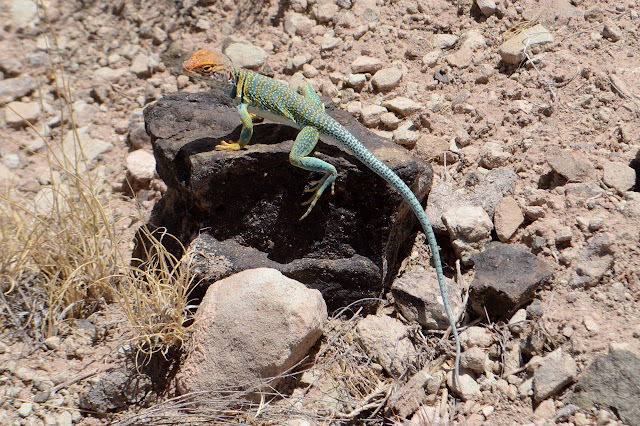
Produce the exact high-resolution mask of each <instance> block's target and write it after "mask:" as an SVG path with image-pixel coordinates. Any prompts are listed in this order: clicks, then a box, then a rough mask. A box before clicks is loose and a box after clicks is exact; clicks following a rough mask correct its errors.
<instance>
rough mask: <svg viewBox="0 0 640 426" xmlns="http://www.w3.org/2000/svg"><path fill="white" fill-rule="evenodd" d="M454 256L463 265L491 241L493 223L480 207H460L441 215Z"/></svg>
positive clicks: (468, 262)
mask: <svg viewBox="0 0 640 426" xmlns="http://www.w3.org/2000/svg"><path fill="white" fill-rule="evenodd" d="M442 220H443V222H444V224H445V226H446V227H447V231H448V232H449V236H450V237H451V240H452V245H453V248H454V250H455V252H456V255H457V256H458V257H459V258H460V260H461V261H462V263H464V264H465V265H468V264H470V263H471V262H472V261H471V255H472V254H474V253H477V252H480V251H482V249H483V248H484V246H485V245H486V244H488V243H489V242H490V241H491V230H492V229H493V223H492V222H491V219H490V218H489V215H488V214H487V212H486V211H485V210H484V209H483V208H482V207H480V206H471V205H460V206H455V207H452V208H450V209H448V210H446V211H444V212H443V213H442Z"/></svg>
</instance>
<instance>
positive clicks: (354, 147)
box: [327, 122, 461, 385]
mask: <svg viewBox="0 0 640 426" xmlns="http://www.w3.org/2000/svg"><path fill="white" fill-rule="evenodd" d="M335 125H337V126H339V127H342V126H341V125H340V124H339V123H337V122H335V124H334V126H335ZM331 127H333V126H330V128H331ZM342 128H343V127H342ZM343 129H344V128H343ZM327 136H329V137H330V138H332V139H336V140H337V141H338V142H339V143H340V144H341V145H342V146H344V147H345V149H347V150H348V151H349V152H351V154H353V155H354V156H356V158H358V159H359V160H360V161H362V162H363V163H364V164H365V165H366V166H367V167H368V168H369V169H371V170H372V171H373V172H375V173H376V174H377V175H378V176H380V177H381V178H382V179H384V180H385V181H387V183H388V184H389V185H391V186H392V187H393V188H394V189H395V190H396V191H398V193H399V194H400V195H401V196H402V198H403V199H404V200H405V201H406V202H407V203H408V204H409V206H410V207H411V210H412V211H413V213H414V214H415V215H416V217H417V218H418V221H419V222H420V225H421V226H422V229H423V231H424V233H425V235H426V237H427V242H428V244H429V247H430V249H431V256H432V258H433V263H434V265H435V268H436V276H437V278H438V285H439V287H440V294H441V296H442V303H443V304H444V309H445V312H446V314H447V319H448V320H449V325H450V326H451V331H452V333H453V337H454V339H455V344H456V360H455V372H454V373H455V375H454V383H455V384H456V385H457V383H458V377H459V375H460V371H459V369H460V367H459V366H460V351H461V349H460V337H459V335H458V328H457V327H456V320H455V318H454V316H453V312H452V311H451V305H450V303H449V296H448V294H447V288H446V286H445V282H444V273H443V271H442V262H441V261H440V251H439V249H438V243H437V241H436V236H435V234H434V233H433V227H432V226H431V222H430V221H429V218H428V217H427V214H426V213H425V211H424V209H423V208H422V205H421V204H420V202H419V201H418V199H417V198H416V196H415V195H414V193H413V191H411V189H410V188H409V187H408V186H407V184H406V183H404V181H403V180H402V179H400V178H399V177H398V175H396V174H395V173H394V172H393V170H391V169H390V168H389V167H387V166H386V165H385V164H384V163H383V162H382V161H380V160H379V159H378V158H376V157H375V156H374V155H373V154H372V153H371V152H369V150H367V149H366V148H365V147H364V145H362V143H361V142H360V141H359V140H358V139H356V137H355V136H353V135H351V134H350V133H349V132H347V131H346V130H345V131H344V132H335V133H334V134H327ZM340 136H342V137H340Z"/></svg>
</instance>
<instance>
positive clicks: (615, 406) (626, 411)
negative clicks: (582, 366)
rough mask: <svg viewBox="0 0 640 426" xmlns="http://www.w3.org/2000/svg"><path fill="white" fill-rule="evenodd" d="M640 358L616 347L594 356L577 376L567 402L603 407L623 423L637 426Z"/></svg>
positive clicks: (585, 408)
mask: <svg viewBox="0 0 640 426" xmlns="http://www.w3.org/2000/svg"><path fill="white" fill-rule="evenodd" d="M639 398H640V358H638V357H637V356H635V355H634V354H633V353H632V352H629V351H622V350H615V351H611V352H610V353H609V354H607V355H603V356H600V357H598V358H596V359H595V360H594V361H593V362H592V363H591V365H590V366H589V368H588V369H587V370H586V371H585V372H583V373H582V374H581V375H580V377H579V378H578V383H576V386H575V388H574V389H573V394H571V395H569V397H568V398H567V403H573V404H576V405H578V406H579V407H581V408H582V409H584V410H590V409H591V407H597V408H599V409H602V408H604V409H606V410H609V411H611V412H613V413H616V415H617V416H618V417H619V418H620V420H622V421H623V422H624V423H625V424H628V425H640V404H639V403H638V401H639V400H640V399H639Z"/></svg>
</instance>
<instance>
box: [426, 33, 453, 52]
mask: <svg viewBox="0 0 640 426" xmlns="http://www.w3.org/2000/svg"><path fill="white" fill-rule="evenodd" d="M457 42H458V36H456V35H453V34H434V35H433V37H432V38H431V43H432V45H433V47H435V48H437V49H440V50H445V49H449V48H451V47H453V46H454V45H455V44H456V43H457Z"/></svg>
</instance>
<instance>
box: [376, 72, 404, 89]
mask: <svg viewBox="0 0 640 426" xmlns="http://www.w3.org/2000/svg"><path fill="white" fill-rule="evenodd" d="M403 74H404V73H403V72H402V70H400V69H398V68H383V69H381V70H380V71H378V72H376V73H375V74H374V75H373V78H372V79H371V83H372V84H373V87H374V88H375V89H376V90H380V91H383V92H386V91H389V90H392V89H395V88H396V87H398V85H399V84H400V80H402V76H403Z"/></svg>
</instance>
